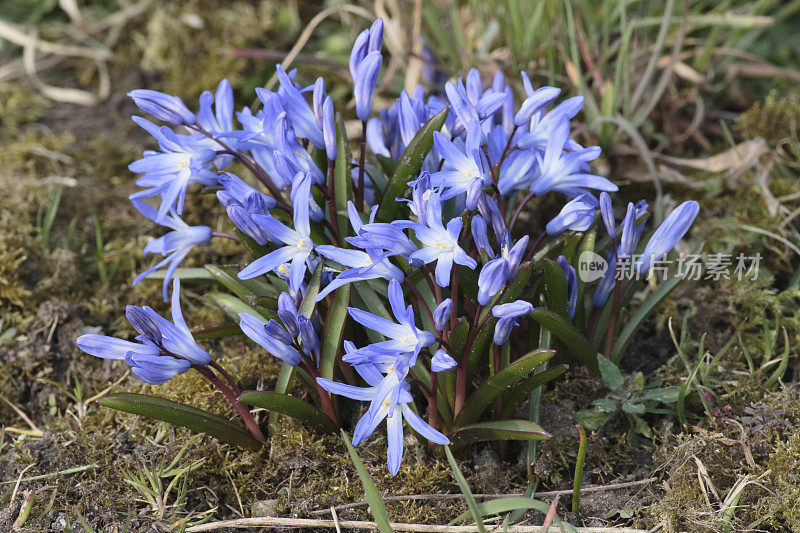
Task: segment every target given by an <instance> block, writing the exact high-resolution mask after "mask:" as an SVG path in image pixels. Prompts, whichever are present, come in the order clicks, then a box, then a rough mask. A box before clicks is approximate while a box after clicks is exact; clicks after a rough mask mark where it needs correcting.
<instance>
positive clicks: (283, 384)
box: [269, 363, 295, 432]
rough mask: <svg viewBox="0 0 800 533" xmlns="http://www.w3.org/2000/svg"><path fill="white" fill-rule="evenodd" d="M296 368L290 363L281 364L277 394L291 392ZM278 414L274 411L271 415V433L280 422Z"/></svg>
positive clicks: (276, 385)
mask: <svg viewBox="0 0 800 533" xmlns="http://www.w3.org/2000/svg"><path fill="white" fill-rule="evenodd" d="M294 371H295V367H293V366H292V365H290V364H289V363H281V369H280V372H278V381H277V383H275V392H276V393H278V394H286V391H288V390H289V385H290V384H291V382H292V377H293V376H294ZM278 414H279V413H278V412H277V411H272V412H271V413H270V414H269V430H270V432H272V431H273V429H274V428H275V423H276V422H277V421H278Z"/></svg>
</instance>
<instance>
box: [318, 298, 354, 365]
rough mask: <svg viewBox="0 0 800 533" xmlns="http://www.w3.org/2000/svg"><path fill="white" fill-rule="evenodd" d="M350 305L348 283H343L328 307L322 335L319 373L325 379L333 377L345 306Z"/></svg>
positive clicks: (345, 312)
mask: <svg viewBox="0 0 800 533" xmlns="http://www.w3.org/2000/svg"><path fill="white" fill-rule="evenodd" d="M348 305H350V285H349V284H348V285H344V286H342V287H340V288H339V289H338V290H337V291H336V297H335V298H334V299H333V305H332V306H331V308H330V309H328V314H327V315H328V316H327V319H326V320H325V330H324V334H323V336H322V339H320V340H321V341H322V353H321V355H320V362H319V373H320V376H322V377H323V378H325V379H333V368H334V365H335V363H336V354H337V353H338V352H339V347H340V346H341V344H342V334H343V333H344V322H345V320H347V306H348Z"/></svg>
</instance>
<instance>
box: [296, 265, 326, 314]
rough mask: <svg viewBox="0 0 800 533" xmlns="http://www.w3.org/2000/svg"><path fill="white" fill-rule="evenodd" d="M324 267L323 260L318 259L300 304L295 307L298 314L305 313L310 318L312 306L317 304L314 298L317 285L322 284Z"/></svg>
mask: <svg viewBox="0 0 800 533" xmlns="http://www.w3.org/2000/svg"><path fill="white" fill-rule="evenodd" d="M324 268H325V267H324V262H323V261H320V262H319V264H318V265H317V268H316V269H315V270H314V273H313V274H312V275H311V279H310V280H309V282H308V287H307V288H306V293H305V295H304V296H303V301H301V302H300V306H299V307H298V308H297V313H298V314H300V315H305V316H306V317H308V318H311V315H313V314H314V308H315V307H316V306H317V302H315V301H314V300H316V298H317V294H319V287H320V285H321V284H322V270H323V269H324Z"/></svg>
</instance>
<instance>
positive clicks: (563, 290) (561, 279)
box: [541, 259, 569, 318]
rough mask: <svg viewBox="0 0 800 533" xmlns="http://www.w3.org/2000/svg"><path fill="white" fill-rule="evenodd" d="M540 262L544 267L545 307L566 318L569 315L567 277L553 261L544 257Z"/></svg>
mask: <svg viewBox="0 0 800 533" xmlns="http://www.w3.org/2000/svg"><path fill="white" fill-rule="evenodd" d="M541 264H542V267H543V269H544V296H545V302H546V303H547V308H548V309H551V310H552V311H553V312H555V313H556V314H558V315H559V316H561V317H562V318H567V317H568V316H569V303H568V301H567V277H566V276H565V275H564V271H563V270H562V269H561V267H560V266H558V264H557V263H556V262H555V261H553V260H551V259H545V260H544V261H542V263H541Z"/></svg>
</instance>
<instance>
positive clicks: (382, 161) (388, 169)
mask: <svg viewBox="0 0 800 533" xmlns="http://www.w3.org/2000/svg"><path fill="white" fill-rule="evenodd" d="M376 157H377V159H378V164H379V165H380V166H381V170H382V171H383V173H384V174H386V175H387V176H391V175H392V174H394V171H395V169H396V168H397V161H395V160H394V159H392V158H391V157H386V156H385V155H381V154H377V155H376Z"/></svg>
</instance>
